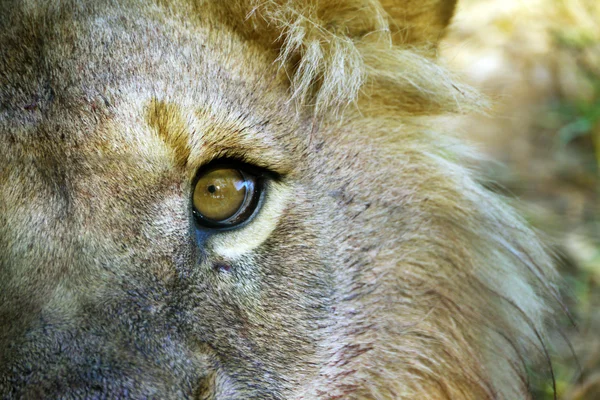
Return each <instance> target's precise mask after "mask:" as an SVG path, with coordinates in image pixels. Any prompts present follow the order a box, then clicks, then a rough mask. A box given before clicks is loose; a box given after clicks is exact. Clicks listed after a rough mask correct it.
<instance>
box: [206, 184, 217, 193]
mask: <svg viewBox="0 0 600 400" xmlns="http://www.w3.org/2000/svg"><path fill="white" fill-rule="evenodd" d="M208 191H209V193H214V192H216V191H217V188H216V187H215V185H210V186H209V187H208Z"/></svg>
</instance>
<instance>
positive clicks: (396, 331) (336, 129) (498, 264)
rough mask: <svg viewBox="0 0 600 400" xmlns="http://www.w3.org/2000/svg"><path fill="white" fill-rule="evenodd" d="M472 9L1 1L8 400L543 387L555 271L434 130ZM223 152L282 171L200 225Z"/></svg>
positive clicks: (463, 150) (402, 4)
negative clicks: (444, 62)
mask: <svg viewBox="0 0 600 400" xmlns="http://www.w3.org/2000/svg"><path fill="white" fill-rule="evenodd" d="M453 7H454V3H453V2H452V1H444V0H431V1H416V0H396V1H392V0H384V1H375V0H347V1H325V0H320V1H308V2H306V1H293V0H279V1H275V0H269V1H257V0H248V1H231V2H229V1H228V2H221V1H216V0H214V1H210V0H206V1H201V0H179V1H166V0H160V1H156V2H143V1H137V0H130V1H121V2H113V1H109V0H103V1H95V2H89V3H88V2H80V1H70V0H60V1H59V0H53V1H47V2H39V1H33V0H30V1H18V2H17V1H11V0H0V9H2V10H9V11H3V12H2V14H0V27H1V29H0V82H1V86H0V133H1V134H0V146H1V148H2V149H3V151H2V152H1V153H0V168H1V174H0V256H1V257H0V273H1V275H2V277H3V278H2V280H0V356H1V357H0V394H1V395H2V397H7V398H13V397H14V398H20V397H26V398H27V397H30V398H31V397H33V398H35V397H40V396H50V397H60V396H66V397H69V396H74V397H76V396H85V395H87V396H92V395H93V394H98V393H105V394H108V395H109V396H113V397H118V396H121V397H126V396H132V397H144V396H145V397H159V398H178V397H190V396H192V394H194V395H195V396H197V397H199V398H216V399H220V398H223V399H225V398H226V399H236V398H239V399H246V398H295V399H313V398H322V399H351V398H369V399H371V398H375V399H392V398H404V399H443V398H448V399H456V398H464V399H486V398H489V399H495V398H498V399H516V398H528V397H529V394H528V393H529V391H528V389H529V388H528V380H527V371H526V366H527V365H528V364H529V363H532V362H535V361H536V360H539V359H540V358H541V359H543V358H544V357H545V355H544V352H545V348H544V342H545V325H546V323H547V322H548V321H549V317H550V316H551V313H552V311H551V310H552V309H553V308H554V306H552V304H555V303H556V301H557V300H556V299H557V294H556V288H555V283H554V282H555V281H556V277H555V273H554V271H553V268H552V261H551V259H550V257H549V256H548V254H547V251H546V250H545V249H544V248H543V246H542V245H541V244H540V242H539V240H538V239H537V237H536V234H535V233H534V232H533V231H532V230H531V229H530V228H528V227H527V224H526V223H525V222H524V221H523V220H522V219H521V218H520V217H518V216H517V215H516V213H515V212H514V211H513V210H512V208H511V207H510V206H508V205H507V204H506V201H505V200H504V199H502V198H500V197H499V196H497V195H496V194H494V193H491V192H489V191H488V190H487V189H485V188H484V187H483V185H482V184H481V182H479V179H478V178H477V175H476V173H474V172H473V171H471V170H469V169H468V168H467V167H466V166H465V165H468V162H467V161H468V160H470V159H472V158H473V157H476V155H474V154H472V153H471V151H470V150H469V149H468V148H467V147H465V146H463V145H462V144H460V143H458V142H457V141H455V140H454V139H452V138H451V137H449V136H447V135H442V134H438V133H434V132H432V131H431V128H430V127H429V126H428V124H427V117H428V116H429V115H434V114H440V113H444V112H458V111H463V110H473V109H477V108H478V107H480V106H481V105H482V103H483V100H482V99H481V98H479V96H478V95H477V94H476V93H475V92H474V91H473V90H472V89H470V88H469V87H468V86H465V85H462V84H461V83H460V82H459V81H458V80H457V79H456V78H455V77H454V76H453V75H452V74H451V73H449V72H448V71H447V70H446V69H445V68H444V67H443V66H440V65H439V63H438V62H437V61H436V45H437V41H438V39H439V38H440V36H441V35H442V34H443V31H444V29H445V27H446V25H447V23H448V22H449V20H450V18H451V15H452V11H453ZM223 157H226V158H228V159H231V158H233V159H239V160H242V161H245V162H247V163H251V164H256V165H258V166H260V167H264V168H267V169H269V170H271V171H273V172H274V173H276V175H277V176H279V177H280V178H279V179H278V180H277V182H275V183H273V184H272V186H270V191H269V194H268V196H267V198H266V200H265V204H264V206H263V209H261V211H260V213H259V215H257V217H256V218H255V220H253V221H252V222H250V223H249V224H248V225H247V226H245V227H243V228H241V229H239V230H235V231H230V232H222V233H216V234H213V235H212V236H211V235H209V236H202V235H200V236H197V237H196V235H195V234H194V229H193V228H191V227H190V218H189V215H188V211H189V204H188V201H189V191H190V181H191V179H192V178H193V176H194V175H195V173H196V171H197V169H198V168H199V167H200V166H201V165H204V164H206V163H207V162H209V161H210V160H214V159H218V158H223ZM225 264H227V265H229V266H230V267H231V271H230V272H224V271H223V270H221V269H219V266H220V265H225ZM226 271H229V270H226Z"/></svg>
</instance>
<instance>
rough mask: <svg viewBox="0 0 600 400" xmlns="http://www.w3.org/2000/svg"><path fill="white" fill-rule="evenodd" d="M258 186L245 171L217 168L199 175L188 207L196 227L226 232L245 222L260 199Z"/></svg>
mask: <svg viewBox="0 0 600 400" xmlns="http://www.w3.org/2000/svg"><path fill="white" fill-rule="evenodd" d="M260 186H261V185H260V182H259V178H258V176H257V175H256V174H253V173H251V172H250V171H249V170H248V169H247V168H244V167H235V166H231V165H220V166H219V165H217V166H214V167H212V168H209V169H207V170H204V171H200V173H199V174H198V175H197V178H196V180H195V184H194V191H193V196H192V204H193V210H194V216H195V217H196V221H197V223H198V224H199V225H201V226H204V227H207V228H228V227H234V226H236V225H239V224H241V223H243V222H245V221H247V220H248V219H249V218H250V217H251V216H252V215H253V214H254V211H255V210H256V208H257V206H258V202H259V201H258V200H259V199H260V194H261V193H260V191H261V190H260V189H261V188H260Z"/></svg>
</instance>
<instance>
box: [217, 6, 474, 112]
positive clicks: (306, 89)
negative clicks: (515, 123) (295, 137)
mask: <svg viewBox="0 0 600 400" xmlns="http://www.w3.org/2000/svg"><path fill="white" fill-rule="evenodd" d="M227 3H230V4H227V5H224V7H227V8H228V10H227V11H228V12H229V13H230V14H231V15H232V16H234V19H237V20H238V21H243V22H240V23H238V24H237V26H236V27H237V29H238V30H239V31H240V32H241V33H242V34H244V35H246V36H247V37H251V38H252V39H255V40H258V41H262V42H263V43H264V44H265V45H267V46H270V47H273V48H274V49H275V50H276V51H277V54H278V57H277V62H278V63H279V65H280V66H281V68H284V69H285V70H286V72H287V73H288V76H289V79H290V85H291V97H292V99H293V100H294V101H296V102H298V104H300V105H309V106H312V107H314V108H315V110H316V111H317V113H320V114H324V113H326V112H331V111H332V110H334V111H335V110H338V109H340V108H344V107H346V106H347V105H349V104H351V103H355V104H357V105H359V107H360V108H361V110H364V109H372V108H373V105H374V104H375V105H376V107H378V108H382V107H383V108H385V109H386V110H387V112H389V111H390V109H393V110H394V111H396V112H399V113H402V114H405V115H408V114H410V115H415V114H435V113H442V112H469V111H473V110H475V109H479V108H480V107H481V106H482V105H484V104H485V101H484V100H483V98H482V96H481V95H480V94H479V93H478V92H477V91H476V90H474V89H473V88H471V87H470V86H468V85H465V84H464V83H462V82H460V80H459V79H457V77H456V76H454V75H453V74H452V73H450V72H449V71H448V70H447V69H446V68H444V67H443V66H441V65H440V64H439V63H438V62H437V61H436V60H435V58H436V57H435V56H436V51H437V48H436V46H434V45H433V44H429V43H425V44H424V45H423V44H421V45H419V46H417V45H415V44H414V43H413V41H412V40H411V37H410V34H409V30H408V29H405V28H403V27H399V26H398V25H397V21H396V20H394V19H392V18H391V17H390V15H389V13H388V11H387V10H385V9H384V8H383V6H382V5H381V4H380V3H381V2H380V1H374V0H347V1H327V0H322V1H317V0H309V1H299V0H240V1H234V2H227ZM382 103H383V104H382Z"/></svg>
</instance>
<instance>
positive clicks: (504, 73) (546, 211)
mask: <svg viewBox="0 0 600 400" xmlns="http://www.w3.org/2000/svg"><path fill="white" fill-rule="evenodd" d="M440 51H441V55H442V56H443V58H444V59H445V61H446V62H447V63H448V64H450V65H451V66H452V68H453V69H454V70H457V71H459V73H461V74H462V75H463V76H464V77H465V78H466V80H467V81H469V82H470V83H471V84H472V85H474V86H476V87H478V88H479V89H480V90H481V91H483V92H484V93H485V94H487V95H488V96H489V97H490V99H491V100H492V103H493V106H492V108H491V109H490V110H489V111H488V114H487V115H478V116H466V117H461V118H460V119H459V120H458V122H456V126H455V128H456V129H455V130H456V131H457V132H459V134H461V135H464V136H465V137H466V138H467V139H468V140H469V141H471V142H472V143H474V144H475V146H477V147H479V148H480V149H481V150H482V151H483V152H484V153H487V154H488V155H489V156H490V157H489V158H490V160H492V159H493V160H499V161H500V163H498V162H494V161H483V162H482V165H480V166H479V167H480V168H482V169H483V170H484V171H485V172H486V173H487V175H488V176H490V177H491V180H492V181H493V183H494V187H499V188H502V189H501V190H502V191H504V192H506V193H508V194H509V195H510V196H513V197H517V198H518V199H520V200H521V204H522V210H521V211H522V212H523V213H524V215H526V216H527V218H528V219H529V220H530V221H531V223H532V224H533V225H534V226H535V227H537V228H538V229H539V230H540V232H541V233H542V235H544V236H546V238H547V242H548V243H550V245H551V246H552V247H553V250H554V251H555V252H556V255H557V259H558V260H559V265H560V272H561V274H562V276H563V279H564V282H563V286H564V290H563V292H564V296H565V303H566V305H567V306H568V308H569V310H570V312H571V313H572V314H573V316H574V320H575V322H576V326H574V325H573V323H571V322H570V321H569V318H567V316H566V315H565V316H564V317H561V318H560V321H561V322H560V326H559V327H558V328H557V329H553V330H552V331H551V337H550V338H549V341H550V344H551V349H550V350H551V352H552V361H553V363H552V364H553V369H554V374H555V377H556V379H555V381H556V389H557V398H558V399H561V400H600V203H599V200H600V198H599V195H600V192H599V189H600V185H599V183H600V0H461V1H459V10H458V13H457V15H456V17H455V19H454V23H453V25H452V27H451V29H450V31H449V33H448V37H447V38H446V40H445V41H444V43H443V44H442V46H441V49H440ZM533 375H534V377H536V376H537V379H535V380H534V382H532V386H533V387H534V388H535V398H536V399H542V400H545V399H553V398H554V391H553V385H552V382H551V379H549V378H548V377H549V373H548V371H543V370H540V371H534V372H533Z"/></svg>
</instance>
